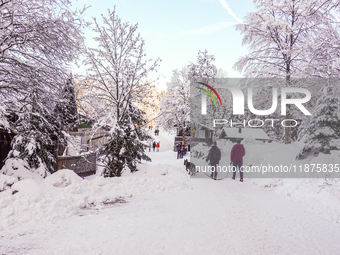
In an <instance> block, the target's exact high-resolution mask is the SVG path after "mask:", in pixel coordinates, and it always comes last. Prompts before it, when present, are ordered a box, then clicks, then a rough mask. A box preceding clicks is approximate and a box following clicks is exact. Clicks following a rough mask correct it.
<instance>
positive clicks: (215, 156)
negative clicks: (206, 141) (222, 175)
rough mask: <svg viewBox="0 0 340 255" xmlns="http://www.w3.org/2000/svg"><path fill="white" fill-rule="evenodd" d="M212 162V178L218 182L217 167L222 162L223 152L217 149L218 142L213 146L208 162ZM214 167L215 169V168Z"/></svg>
mask: <svg viewBox="0 0 340 255" xmlns="http://www.w3.org/2000/svg"><path fill="white" fill-rule="evenodd" d="M209 160H210V166H211V169H212V172H211V178H212V179H214V180H216V178H217V165H218V163H219V162H220V160H221V150H220V149H219V148H218V147H217V143H216V141H215V142H213V145H212V147H211V149H210V151H209V154H208V157H207V159H206V162H208V161H209ZM213 167H214V168H213Z"/></svg>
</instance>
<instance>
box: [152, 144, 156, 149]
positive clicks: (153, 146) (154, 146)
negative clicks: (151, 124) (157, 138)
mask: <svg viewBox="0 0 340 255" xmlns="http://www.w3.org/2000/svg"><path fill="white" fill-rule="evenodd" d="M152 148H153V151H155V148H156V143H155V142H153V144H152Z"/></svg>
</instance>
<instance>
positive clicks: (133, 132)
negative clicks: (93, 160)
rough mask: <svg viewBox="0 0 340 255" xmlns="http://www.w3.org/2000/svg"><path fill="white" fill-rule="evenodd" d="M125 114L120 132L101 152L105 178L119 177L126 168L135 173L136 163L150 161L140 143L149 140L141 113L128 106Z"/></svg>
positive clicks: (144, 147) (118, 131)
mask: <svg viewBox="0 0 340 255" xmlns="http://www.w3.org/2000/svg"><path fill="white" fill-rule="evenodd" d="M127 111H128V112H127V114H125V115H124V118H123V119H122V123H121V130H117V132H115V133H114V134H113V135H112V136H111V137H110V140H109V141H108V142H107V143H106V144H105V145H104V148H103V149H102V151H101V154H102V155H105V156H106V157H105V160H104V162H105V168H104V176H105V177H115V176H117V177H119V176H121V174H122V172H123V168H124V166H127V167H128V168H129V169H130V171H131V172H135V171H137V165H136V164H137V163H141V160H142V159H143V160H146V161H151V159H150V158H149V157H148V156H147V155H146V154H145V153H144V151H145V149H146V145H145V144H143V143H141V141H145V140H147V139H151V136H149V135H148V134H147V133H146V132H145V130H144V128H143V127H144V126H145V125H146V120H145V119H143V117H142V116H143V113H144V112H143V111H141V110H140V109H138V108H137V107H135V106H133V105H132V104H131V103H130V104H129V106H128V109H127Z"/></svg>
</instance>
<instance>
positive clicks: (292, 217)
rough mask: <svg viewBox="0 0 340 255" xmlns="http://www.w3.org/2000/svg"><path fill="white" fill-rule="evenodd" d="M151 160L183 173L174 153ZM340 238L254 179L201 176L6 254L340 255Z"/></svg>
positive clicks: (86, 216)
mask: <svg viewBox="0 0 340 255" xmlns="http://www.w3.org/2000/svg"><path fill="white" fill-rule="evenodd" d="M159 139H160V140H161V144H165V143H164V141H162V139H166V137H162V136H160V137H159ZM168 144H169V146H170V145H171V143H168ZM161 148H162V147H161ZM163 148H164V147H163ZM165 149H168V148H166V146H165V148H164V150H165ZM149 155H150V156H151V157H152V158H153V162H152V165H154V166H160V165H159V164H171V165H172V166H175V167H176V168H183V169H184V166H183V161H182V160H176V159H175V157H176V153H174V152H171V151H164V152H162V151H161V152H151V153H149ZM339 238H340V227H339V224H337V223H335V222H330V221H328V220H327V219H325V218H320V216H319V215H317V214H314V212H313V211H310V210H308V208H307V207H306V206H305V205H303V204H301V203H298V202H294V201H291V200H289V199H288V197H284V196H281V195H279V194H277V193H275V192H272V191H268V190H264V189H261V188H256V187H254V185H253V184H252V182H251V181H250V180H247V179H246V180H245V182H244V183H240V182H239V181H233V180H231V179H230V178H228V179H224V180H222V181H213V180H211V179H208V178H197V179H191V180H190V182H189V188H187V189H182V190H178V191H173V192H168V193H162V194H146V195H139V196H134V197H132V198H127V203H125V204H119V205H118V204H116V205H114V206H112V207H108V208H105V209H102V210H99V211H98V210H93V211H91V210H88V211H85V212H84V213H83V216H81V217H80V216H79V215H75V216H72V217H70V218H66V219H64V220H61V221H57V222H55V223H49V224H45V225H44V226H39V225H37V226H36V227H30V228H25V227H22V228H21V229H20V230H15V231H13V232H12V234H11V235H6V236H1V234H0V254H195V255H196V254H299V255H300V254H340V244H339V241H338V240H339Z"/></svg>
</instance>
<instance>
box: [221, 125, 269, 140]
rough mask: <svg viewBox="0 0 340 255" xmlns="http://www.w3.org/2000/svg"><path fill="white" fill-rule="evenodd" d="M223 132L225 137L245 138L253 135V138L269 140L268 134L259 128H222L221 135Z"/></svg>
mask: <svg viewBox="0 0 340 255" xmlns="http://www.w3.org/2000/svg"><path fill="white" fill-rule="evenodd" d="M223 132H224V133H225V135H226V137H227V138H246V137H250V136H251V137H253V138H254V139H261V140H271V139H270V138H269V136H268V135H267V134H266V133H265V132H264V131H263V129H261V128H241V133H239V128H226V127H225V128H223V130H222V132H221V135H222V134H223Z"/></svg>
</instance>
